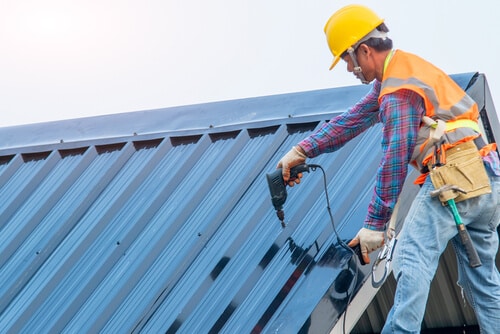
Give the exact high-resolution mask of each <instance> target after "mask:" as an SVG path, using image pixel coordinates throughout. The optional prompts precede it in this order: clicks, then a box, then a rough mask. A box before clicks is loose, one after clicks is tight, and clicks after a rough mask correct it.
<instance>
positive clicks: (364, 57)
mask: <svg viewBox="0 0 500 334" xmlns="http://www.w3.org/2000/svg"><path fill="white" fill-rule="evenodd" d="M370 51H371V50H370V48H369V47H368V46H367V45H365V44H361V45H360V46H359V47H358V48H357V49H356V50H355V51H354V55H355V56H356V60H357V62H358V66H359V67H360V68H361V70H362V73H363V76H364V78H365V80H366V81H368V82H371V81H372V80H373V79H375V76H374V73H372V72H373V71H372V68H371V66H370V64H371V62H370V57H369V56H370V54H371V53H370ZM342 59H343V60H344V61H345V62H346V63H347V72H351V73H354V76H356V78H358V79H359V80H361V81H363V80H362V78H361V77H360V73H359V72H357V71H354V62H353V60H352V58H351V56H350V55H349V54H346V55H344V56H343V57H342Z"/></svg>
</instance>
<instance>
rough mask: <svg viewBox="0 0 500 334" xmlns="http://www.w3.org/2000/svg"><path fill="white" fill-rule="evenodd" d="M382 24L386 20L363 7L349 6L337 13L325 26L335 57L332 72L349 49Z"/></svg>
mask: <svg viewBox="0 0 500 334" xmlns="http://www.w3.org/2000/svg"><path fill="white" fill-rule="evenodd" d="M382 22H384V19H382V18H380V17H379V16H378V15H377V14H375V12H374V11H372V10H371V9H369V8H368V7H365V6H362V5H348V6H345V7H343V8H341V9H339V10H338V11H336V12H335V13H334V14H333V15H332V16H331V17H330V18H329V19H328V21H327V22H326V25H325V34H326V39H327V42H328V47H329V48H330V51H331V52H332V54H333V57H334V59H333V63H332V66H330V70H331V69H332V68H333V67H334V66H335V65H337V63H338V62H339V60H340V56H341V55H342V54H343V53H344V52H345V51H347V49H348V48H350V47H351V46H354V45H355V44H356V43H358V42H359V41H361V40H362V39H363V37H365V36H366V35H368V34H369V33H370V32H371V31H372V30H374V29H375V28H376V27H378V26H379V25H380V24H381V23H382Z"/></svg>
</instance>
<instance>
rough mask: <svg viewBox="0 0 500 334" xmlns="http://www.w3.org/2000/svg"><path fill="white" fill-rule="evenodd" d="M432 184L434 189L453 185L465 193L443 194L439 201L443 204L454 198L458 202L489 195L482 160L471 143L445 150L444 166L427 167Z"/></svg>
mask: <svg viewBox="0 0 500 334" xmlns="http://www.w3.org/2000/svg"><path fill="white" fill-rule="evenodd" d="M429 170H430V173H429V174H430V177H431V181H432V184H433V185H434V187H435V188H436V189H439V188H441V187H442V186H444V185H455V186H458V187H459V188H462V189H463V190H465V191H466V192H467V193H466V194H463V193H460V192H458V191H448V192H443V193H442V194H441V195H440V196H439V199H440V200H441V202H443V204H445V203H446V202H447V201H448V200H450V199H452V198H454V199H455V202H460V201H463V200H466V199H468V198H473V197H477V196H479V195H483V194H488V193H491V186H490V180H489V177H488V174H487V172H486V169H485V167H484V163H483V159H482V158H481V155H480V154H479V151H478V149H477V147H476V145H475V144H474V142H473V141H468V142H465V143H461V144H459V145H457V146H455V147H452V148H450V149H448V150H446V164H445V165H444V166H440V167H435V168H432V166H429Z"/></svg>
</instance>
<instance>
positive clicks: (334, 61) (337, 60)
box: [330, 56, 340, 71]
mask: <svg viewBox="0 0 500 334" xmlns="http://www.w3.org/2000/svg"><path fill="white" fill-rule="evenodd" d="M339 61H340V56H337V57H335V59H334V60H333V63H332V65H330V71H331V70H332V69H333V68H334V67H335V65H337V63H338V62H339Z"/></svg>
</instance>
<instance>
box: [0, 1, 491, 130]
mask: <svg viewBox="0 0 500 334" xmlns="http://www.w3.org/2000/svg"><path fill="white" fill-rule="evenodd" d="M349 3H351V2H349V1H298V0H288V1H285V0H271V1H269V0H213V1H202V0H99V1H98V0H73V1H66V0H46V1H36V0H0V43H1V45H2V52H1V53H0V94H1V95H0V127H2V126H10V125H16V124H26V123H39V122H45V121H53V120H61V119H73V118H80V117H86V116H95V115H105V114H114V113H122V112H130V111H138V110H147V109H156V108H164V107H170V106H178V105H186V104H196V103H204V102H211V101H221V100H230V99H236V98H245V97H255V96H263V95H273V94H280V93H290V92H298V91H308V90H315V89H323V88H330V87H339V86H349V85H356V84H358V83H359V81H357V80H356V79H355V78H354V77H353V76H352V74H349V73H347V72H346V70H345V67H344V66H343V64H342V63H340V64H339V66H337V67H336V68H335V69H334V70H333V71H328V67H329V65H330V62H331V54H330V53H329V51H328V48H327V46H326V42H325V37H324V33H323V26H324V24H325V22H326V20H327V19H328V17H329V16H330V15H331V14H332V13H333V12H334V11H335V10H336V9H338V8H340V7H342V6H344V5H346V4H349ZM357 3H361V4H365V5H367V6H369V7H371V8H373V9H374V10H375V11H376V12H377V13H378V14H379V15H380V16H382V17H384V18H385V19H386V23H387V25H388V26H389V28H390V30H391V32H390V37H391V38H392V39H393V40H394V43H395V47H396V48H400V49H403V50H406V51H409V52H413V53H416V54H418V55H420V56H422V57H424V58H426V59H428V60H430V61H431V62H433V63H434V64H435V65H437V66H438V67H441V68H442V69H443V70H445V71H446V72H448V73H464V72H474V71H479V72H482V73H485V74H486V77H487V79H488V82H489V85H490V89H491V91H492V94H493V97H494V101H495V104H496V106H497V110H498V109H500V66H499V65H498V62H499V60H498V54H499V51H500V45H499V44H500V42H498V35H499V32H500V22H499V20H498V19H497V15H496V13H498V10H499V7H500V5H499V3H498V2H496V1H493V0H490V1H464V0H455V1H444V0H441V1H435V0H434V1H429V0H420V1H411V2H410V1H401V0H399V1H398V0H385V1H380V0H379V1H362V0H360V1H358V2H357Z"/></svg>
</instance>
